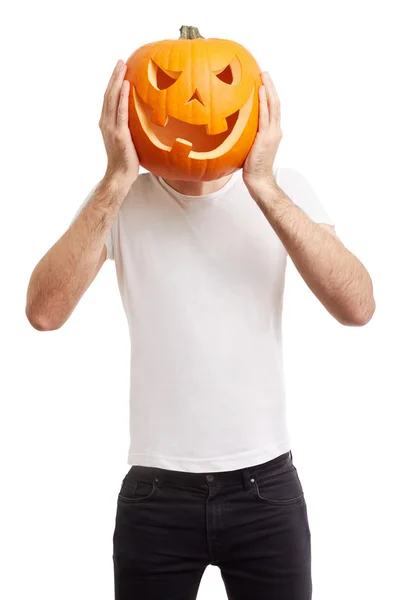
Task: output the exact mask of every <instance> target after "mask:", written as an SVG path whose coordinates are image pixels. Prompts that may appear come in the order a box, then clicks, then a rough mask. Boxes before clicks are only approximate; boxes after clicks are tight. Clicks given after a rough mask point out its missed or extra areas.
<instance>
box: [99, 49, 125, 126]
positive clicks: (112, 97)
mask: <svg viewBox="0 0 408 600" xmlns="http://www.w3.org/2000/svg"><path fill="white" fill-rule="evenodd" d="M125 71H126V65H125V64H124V62H123V61H122V60H119V61H118V62H117V64H116V67H115V69H114V71H113V73H112V76H111V78H110V80H109V83H108V87H107V88H106V91H105V95H104V101H103V107H102V116H103V117H104V118H105V119H107V120H114V121H115V120H116V111H117V107H118V95H119V91H120V88H121V86H122V82H123V77H124V75H125Z"/></svg>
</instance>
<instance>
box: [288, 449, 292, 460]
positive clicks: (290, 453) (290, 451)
mask: <svg viewBox="0 0 408 600" xmlns="http://www.w3.org/2000/svg"><path fill="white" fill-rule="evenodd" d="M289 455H290V460H293V457H292V450H289Z"/></svg>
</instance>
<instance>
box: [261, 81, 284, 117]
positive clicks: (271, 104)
mask: <svg viewBox="0 0 408 600" xmlns="http://www.w3.org/2000/svg"><path fill="white" fill-rule="evenodd" d="M262 81H263V83H264V85H265V87H266V96H267V99H268V109H269V122H270V124H271V125H276V124H279V123H280V100H279V98H278V94H277V92H276V88H275V86H274V83H273V81H272V78H271V76H270V75H269V73H262Z"/></svg>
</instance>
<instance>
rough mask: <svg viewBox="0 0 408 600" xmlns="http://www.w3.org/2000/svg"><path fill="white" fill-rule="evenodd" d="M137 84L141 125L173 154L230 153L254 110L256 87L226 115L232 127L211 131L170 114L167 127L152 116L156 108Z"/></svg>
mask: <svg viewBox="0 0 408 600" xmlns="http://www.w3.org/2000/svg"><path fill="white" fill-rule="evenodd" d="M132 88H133V99H134V103H135V107H136V112H137V115H138V118H139V121H140V123H141V126H142V128H143V130H144V132H145V133H146V135H147V136H148V137H149V139H150V141H151V142H152V143H153V144H154V145H155V146H157V147H158V148H160V149H162V150H166V151H167V152H170V153H172V154H177V155H178V156H180V155H182V156H183V157H185V158H187V157H189V158H194V159H199V160H204V159H206V160H207V159H211V158H217V157H218V156H221V155H223V154H226V153H227V152H228V151H229V150H230V149H231V148H232V147H233V145H234V144H235V143H236V142H237V141H238V139H239V138H240V136H241V135H242V133H243V131H244V129H245V126H246V124H247V122H248V119H249V116H250V114H251V110H252V106H253V98H254V89H253V90H252V92H251V94H250V96H249V98H248V100H247V101H246V103H245V104H244V106H243V107H242V108H241V109H240V110H237V111H236V112H235V113H233V114H232V115H230V116H229V117H227V118H226V121H227V125H228V129H227V131H223V132H222V133H217V134H214V135H209V134H208V133H207V126H206V125H191V124H190V123H185V122H184V121H180V120H179V119H175V118H174V117H171V116H169V117H168V119H167V122H166V124H165V125H164V126H163V127H160V125H156V124H155V123H152V121H151V120H150V117H151V114H152V108H151V107H150V106H149V105H148V104H146V103H145V102H144V101H143V100H142V99H141V98H140V96H139V94H138V93H137V92H136V89H135V87H134V86H132Z"/></svg>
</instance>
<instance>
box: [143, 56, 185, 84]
mask: <svg viewBox="0 0 408 600" xmlns="http://www.w3.org/2000/svg"><path fill="white" fill-rule="evenodd" d="M147 73H148V77H149V81H150V83H151V84H152V86H153V87H155V88H156V89H157V90H167V88H169V87H170V86H171V85H173V83H176V81H177V79H178V78H179V77H180V75H181V73H182V71H170V70H169V69H163V68H162V67H159V65H158V64H157V63H155V62H154V60H153V59H152V58H151V59H150V61H149V67H148V70H147Z"/></svg>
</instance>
